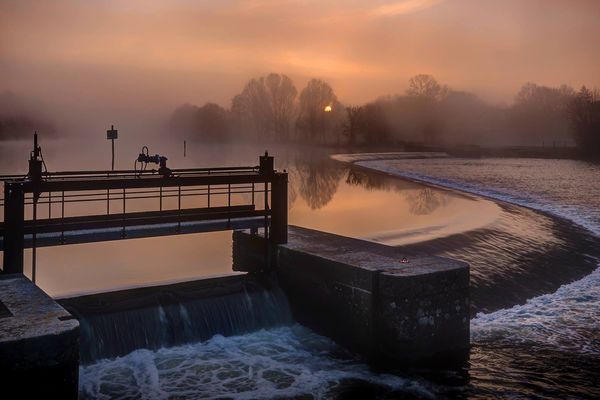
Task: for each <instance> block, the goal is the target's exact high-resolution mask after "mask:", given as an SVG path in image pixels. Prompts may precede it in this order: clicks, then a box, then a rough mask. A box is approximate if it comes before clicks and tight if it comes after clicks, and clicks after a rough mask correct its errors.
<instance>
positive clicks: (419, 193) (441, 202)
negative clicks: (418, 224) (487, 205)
mask: <svg viewBox="0 0 600 400" xmlns="http://www.w3.org/2000/svg"><path fill="white" fill-rule="evenodd" d="M346 184H348V185H355V186H362V187H364V188H365V189H367V190H384V191H391V190H394V191H396V192H398V193H402V194H403V195H404V198H405V199H406V201H407V202H408V204H409V208H408V209H409V211H410V213H411V214H414V215H427V214H431V213H432V212H434V211H435V210H436V209H438V208H439V207H443V206H445V205H447V204H448V201H449V199H450V197H449V196H448V195H447V194H446V192H444V191H441V190H436V189H432V188H430V187H425V186H422V185H414V184H412V185H411V183H410V182H408V181H403V180H399V179H397V178H390V177H387V176H385V175H383V174H380V173H375V172H372V171H371V172H366V171H364V170H362V169H358V168H350V170H349V171H348V176H347V177H346Z"/></svg>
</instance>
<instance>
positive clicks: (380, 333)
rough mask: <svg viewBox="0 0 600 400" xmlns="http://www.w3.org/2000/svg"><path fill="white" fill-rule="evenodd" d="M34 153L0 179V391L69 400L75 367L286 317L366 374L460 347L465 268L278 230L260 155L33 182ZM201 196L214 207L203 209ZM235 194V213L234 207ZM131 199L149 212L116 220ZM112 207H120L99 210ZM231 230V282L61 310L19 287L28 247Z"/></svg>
mask: <svg viewBox="0 0 600 400" xmlns="http://www.w3.org/2000/svg"><path fill="white" fill-rule="evenodd" d="M40 153H41V150H40V149H39V147H38V146H37V141H36V144H35V145H34V151H33V152H32V159H31V160H30V172H29V174H28V175H27V177H25V178H20V177H11V178H8V179H5V199H4V214H5V220H4V223H3V224H2V225H1V226H0V233H1V236H2V241H1V242H0V243H1V244H2V246H3V250H4V271H3V272H4V274H5V275H3V276H2V279H0V369H1V371H0V376H2V377H3V378H7V377H8V378H9V379H7V380H5V379H3V382H6V384H3V390H5V391H8V392H11V391H12V390H17V391H18V392H19V393H21V394H22V395H24V396H25V397H27V396H28V395H30V394H38V393H44V394H45V395H46V396H47V394H49V393H50V392H52V395H53V396H52V397H56V398H65V399H66V398H76V397H77V381H78V379H77V372H78V365H79V361H80V356H81V361H82V362H83V363H90V362H93V361H94V360H97V359H100V358H104V357H115V356H119V355H124V354H127V353H128V352H131V351H133V350H135V349H138V348H159V347H161V346H171V345H176V344H181V343H189V342H192V341H198V340H205V339H208V338H210V337H211V336H212V335H215V334H224V335H233V334H239V333H244V332H247V331H251V330H255V329H259V328H261V327H264V326H270V325H277V324H288V323H291V322H292V321H291V320H290V317H289V316H290V315H292V316H293V318H294V319H295V320H296V321H298V322H300V323H302V324H304V325H306V326H308V327H310V328H312V329H313V330H315V331H317V332H319V333H321V334H323V335H327V336H330V337H332V338H333V339H335V340H336V341H338V342H339V343H340V344H343V345H345V346H347V347H348V348H349V349H351V350H353V351H355V352H357V353H359V354H361V355H362V356H364V358H365V359H367V360H368V361H370V362H372V363H374V364H378V365H385V364H387V363H393V364H394V365H399V364H402V365H405V364H413V363H416V362H419V361H422V360H424V359H430V358H432V357H436V356H440V355H443V356H444V357H447V356H448V355H456V354H464V350H466V349H468V347H469V266H468V265H466V264H464V263H461V262H457V261H453V260H449V259H445V258H441V257H430V256H422V255H416V254H407V253H405V252H404V251H403V250H402V249H401V248H395V247H389V246H385V245H381V244H377V243H371V242H367V241H363V240H357V239H352V238H347V237H342V236H338V235H333V234H329V233H325V232H320V231H315V230H310V229H305V228H301V227H295V226H290V227H288V221H287V173H286V172H285V171H283V172H277V171H275V170H274V168H273V157H270V156H268V154H265V155H264V156H262V157H260V165H258V166H256V167H236V168H212V169H188V170H170V169H168V168H166V164H164V162H165V161H164V160H166V158H164V157H160V160H161V168H160V169H159V170H158V171H145V172H139V171H114V172H108V171H100V172H98V171H97V172H94V171H78V172H64V173H60V172H59V173H48V172H45V173H43V172H42V165H41V162H42V161H40V160H38V155H39V154H40ZM144 157H148V156H147V155H144V153H142V154H140V159H144ZM155 157H156V158H157V159H159V156H158V155H157V156H155ZM163 159H164V160H163ZM44 193H45V195H44ZM83 194H85V195H88V196H89V197H86V199H92V200H87V201H101V202H106V213H105V214H100V215H88V216H76V217H75V216H74V217H69V216H67V215H65V212H64V206H65V204H66V203H67V200H68V199H69V198H71V199H75V200H73V201H76V199H80V198H81V196H82V195H83ZM186 195H187V196H200V197H203V198H204V199H206V201H207V203H205V204H206V207H201V208H188V209H185V208H182V207H181V198H182V196H186ZM215 195H220V196H222V197H223V196H224V197H225V199H226V201H224V202H221V203H220V204H215V203H214V202H213V203H211V196H215ZM236 195H244V196H242V198H244V199H246V202H247V204H234V202H233V201H232V198H233V196H236ZM70 196H71V197H70ZM140 196H143V198H148V196H149V197H151V198H156V199H157V200H158V202H159V209H158V210H156V211H146V212H131V211H127V210H128V208H127V201H128V200H129V201H131V200H132V199H136V198H140ZM168 196H171V197H174V198H176V199H177V200H178V206H177V208H176V209H164V208H163V198H164V197H168ZM259 197H260V198H261V200H262V201H261V202H258V201H256V200H257V199H258V198H259ZM115 200H116V201H117V202H118V203H122V207H121V209H120V210H118V211H117V212H114V209H113V212H111V203H113V202H114V201H115ZM53 202H58V203H59V204H60V205H61V207H62V208H61V214H60V216H59V217H52V215H51V209H52V207H51V205H52V204H53ZM38 204H48V217H47V218H46V219H41V220H40V219H38V215H37V207H38ZM28 205H30V206H32V215H33V218H32V219H29V220H27V219H26V218H25V217H26V215H27V213H26V212H25V209H26V208H27V206H28ZM259 228H260V233H259ZM235 229H246V230H245V231H234V234H233V260H234V270H236V271H240V272H245V273H246V274H243V275H238V276H233V277H231V276H228V277H221V278H210V279H202V280H198V281H194V282H184V283H179V284H171V285H164V286H155V287H149V288H140V289H131V290H124V291H118V292H112V293H101V294H96V295H88V296H82V297H78V298H71V299H62V300H60V303H61V304H62V306H61V305H59V304H58V303H56V302H55V301H53V300H52V299H51V298H50V297H48V296H47V295H46V294H44V293H43V292H42V291H41V290H40V289H39V288H38V287H37V286H35V284H34V283H32V282H31V281H29V280H28V279H27V278H25V277H24V276H23V275H22V273H23V252H24V249H25V248H27V247H31V248H32V251H33V265H32V270H33V274H34V275H33V277H32V278H33V279H32V280H33V281H34V282H35V249H36V246H38V245H40V246H55V245H64V244H69V243H81V242H89V241H102V240H117V239H128V238H131V237H146V236H159V235H172V234H183V233H188V232H201V231H214V230H235ZM90 231H92V233H90ZM7 273H10V274H7ZM63 307H64V308H63ZM290 307H291V313H290V312H289V309H288V308H290ZM65 309H66V310H68V311H66V310H65ZM75 317H76V318H75ZM80 343H81V346H80V345H79V344H80ZM80 347H81V348H80Z"/></svg>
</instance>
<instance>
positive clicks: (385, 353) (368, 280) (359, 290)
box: [234, 226, 469, 363]
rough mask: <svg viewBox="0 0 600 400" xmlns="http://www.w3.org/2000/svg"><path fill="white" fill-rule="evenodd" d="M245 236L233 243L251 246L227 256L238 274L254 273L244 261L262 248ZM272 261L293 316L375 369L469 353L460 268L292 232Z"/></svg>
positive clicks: (465, 278)
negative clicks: (246, 270)
mask: <svg viewBox="0 0 600 400" xmlns="http://www.w3.org/2000/svg"><path fill="white" fill-rule="evenodd" d="M249 236H250V235H249V234H248V233H243V232H238V233H235V234H234V243H236V242H237V243H238V245H242V244H246V243H251V244H252V247H249V248H247V249H246V250H245V251H238V252H237V253H235V252H234V264H236V265H237V266H238V268H239V269H243V265H244V264H245V263H246V262H247V263H248V265H249V266H250V268H255V266H254V264H253V263H256V262H257V260H258V258H257V256H256V255H255V256H250V257H247V259H244V258H243V256H247V255H248V254H249V253H251V250H252V249H253V248H262V247H261V246H260V245H258V244H257V241H261V240H262V239H261V238H259V237H257V236H254V237H249ZM263 243H264V242H263ZM236 246H237V245H236V244H234V249H235V248H236ZM236 257H237V258H238V259H237V260H236V259H235V258H236ZM271 257H272V258H273V260H274V262H275V264H274V267H275V270H276V273H277V276H278V279H279V282H280V284H281V286H282V288H283V289H284V291H285V292H286V294H287V296H288V299H289V302H290V305H291V307H292V311H293V313H294V317H295V318H296V319H297V320H298V321H299V322H300V323H302V324H304V325H306V326H308V327H310V328H312V329H313V330H315V331H317V332H319V333H321V334H323V335H326V336H329V337H332V338H333V339H335V340H336V341H338V342H339V343H341V344H343V345H345V346H347V347H348V348H350V349H352V350H354V351H356V352H358V353H360V354H362V355H364V356H365V357H367V358H368V359H370V360H372V361H374V362H377V363H386V362H394V363H398V362H400V363H412V362H414V361H417V360H422V359H425V358H428V357H434V356H437V355H441V354H450V353H457V354H460V353H462V352H463V350H464V349H468V347H469V266H468V265H467V264H465V263H462V262H458V261H454V260H449V259H445V258H441V257H430V256H422V255H416V254H407V253H405V252H403V251H402V249H401V248H395V247H390V246H385V245H381V244H377V243H372V242H367V241H363V240H358V239H352V238H347V237H343V236H339V235H333V234H329V233H325V232H319V231H315V230H310V229H305V228H300V227H293V226H290V229H289V242H288V243H287V244H285V245H279V246H277V247H276V248H275V249H273V254H272V255H271ZM403 259H405V261H407V262H402V261H403ZM246 260H247V261H246Z"/></svg>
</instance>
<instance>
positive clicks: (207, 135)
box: [169, 103, 231, 142]
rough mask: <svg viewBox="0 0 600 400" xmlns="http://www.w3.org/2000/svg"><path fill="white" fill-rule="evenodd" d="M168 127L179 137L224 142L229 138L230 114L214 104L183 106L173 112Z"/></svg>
mask: <svg viewBox="0 0 600 400" xmlns="http://www.w3.org/2000/svg"><path fill="white" fill-rule="evenodd" d="M169 126H170V128H171V129H172V130H174V131H175V132H176V133H177V134H179V135H180V136H185V137H187V138H190V139H197V140H202V141H209V142H217V141H224V140H227V139H229V138H230V136H231V116H230V113H229V111H227V110H225V109H224V108H223V107H221V106H220V105H218V104H215V103H206V104H205V105H204V106H202V107H197V106H194V105H191V104H185V105H183V106H181V107H179V108H177V109H176V110H175V112H174V113H173V115H172V116H171V120H170V122H169Z"/></svg>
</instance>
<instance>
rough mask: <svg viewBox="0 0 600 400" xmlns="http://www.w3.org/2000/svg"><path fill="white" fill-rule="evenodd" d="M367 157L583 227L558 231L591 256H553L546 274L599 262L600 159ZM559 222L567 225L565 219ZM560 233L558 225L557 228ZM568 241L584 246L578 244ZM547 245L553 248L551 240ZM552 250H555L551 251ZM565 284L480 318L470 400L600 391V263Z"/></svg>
mask: <svg viewBox="0 0 600 400" xmlns="http://www.w3.org/2000/svg"><path fill="white" fill-rule="evenodd" d="M360 164H361V165H363V166H365V167H369V168H373V169H377V170H380V171H385V172H388V173H392V174H395V175H398V176H403V177H406V178H411V179H418V180H421V181H425V182H429V183H432V184H437V185H442V186H446V187H452V188H456V189H459V190H462V191H467V192H471V193H475V194H480V195H484V196H488V197H491V198H496V199H499V200H503V201H507V202H510V203H513V204H519V205H522V206H525V207H529V208H532V209H537V210H541V211H544V212H547V213H549V214H552V215H554V216H556V217H559V218H561V219H564V220H566V221H568V222H567V223H571V224H575V225H578V226H580V227H582V228H584V229H583V230H570V229H571V228H569V227H567V228H566V229H567V230H566V231H563V232H558V234H559V236H560V235H564V234H565V233H569V232H570V234H572V235H573V234H574V235H576V236H575V237H574V238H573V237H571V238H569V237H561V240H562V241H563V243H561V244H560V245H561V246H567V247H568V250H569V252H570V253H577V252H583V253H581V254H579V256H581V258H579V259H578V258H575V259H572V260H571V262H572V264H570V265H569V264H567V265H554V263H552V262H550V263H545V264H544V266H545V267H547V270H546V275H547V276H552V275H555V274H559V275H560V274H561V273H560V269H561V268H562V269H569V270H578V269H581V267H582V264H583V263H589V262H590V261H593V262H594V263H595V264H596V265H597V264H598V254H597V252H598V248H599V245H598V243H599V242H598V236H599V235H600V166H599V165H597V164H589V163H585V162H580V161H569V160H537V159H489V160H487V159H484V160H461V159H428V160H410V161H409V160H394V161H391V160H390V161H365V162H361V163H360ZM539 218H540V219H542V220H543V219H544V218H546V217H545V216H543V215H541V216H540V217H539ZM515 222H516V221H515ZM559 226H562V227H564V226H565V225H564V224H562V223H559ZM529 229H530V228H527V230H529ZM558 230H559V228H557V227H554V229H553V231H554V233H555V234H556V233H557V231H558ZM524 233H526V232H524ZM569 241H571V242H575V243H576V244H578V245H582V246H579V247H578V246H575V247H573V248H570V247H569V245H568V243H569ZM585 243H587V245H586V244H585ZM467 246H468V243H467ZM540 246H541V250H542V251H547V250H548V249H549V248H551V247H552V243H540ZM467 250H468V249H467ZM509 250H510V249H506V251H509ZM514 251H516V252H518V251H519V249H514ZM442 253H444V251H442ZM446 253H451V254H453V255H454V256H457V257H458V258H461V256H462V258H464V259H469V258H470V257H473V255H470V254H468V253H462V254H461V251H460V250H459V249H456V248H451V249H450V251H447V252H446ZM589 253H592V254H589ZM551 257H552V254H548V255H547V258H551ZM474 258H475V259H476V260H477V257H474ZM540 262H542V261H540ZM559 264H560V260H559ZM507 270H510V268H507ZM571 280H572V279H571ZM563 283H566V284H564V285H563V286H561V287H560V288H558V289H557V290H555V291H553V292H552V293H548V294H543V295H540V296H536V297H533V298H531V299H529V300H527V301H526V302H524V304H519V305H515V306H513V307H508V308H505V309H500V310H497V311H494V312H490V313H479V314H478V315H477V316H476V317H475V318H474V319H472V320H471V331H472V337H471V342H472V346H473V348H472V351H471V360H470V367H469V369H468V371H467V375H468V376H467V381H468V383H466V384H465V385H464V387H463V388H462V390H461V391H459V392H460V393H462V394H464V395H467V396H469V397H487V396H508V397H542V398H544V397H545V398H567V397H571V398H598V397H599V396H600V389H599V386H598V382H599V381H600V269H597V268H596V269H595V270H592V272H591V273H588V274H587V275H585V276H584V277H582V278H580V279H578V280H575V281H573V282H569V281H567V282H563ZM530 285H533V286H535V285H536V282H532V281H525V282H522V283H521V286H522V287H523V288H524V290H525V291H527V290H528V288H527V287H528V286H530ZM507 295H509V296H510V293H507Z"/></svg>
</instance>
